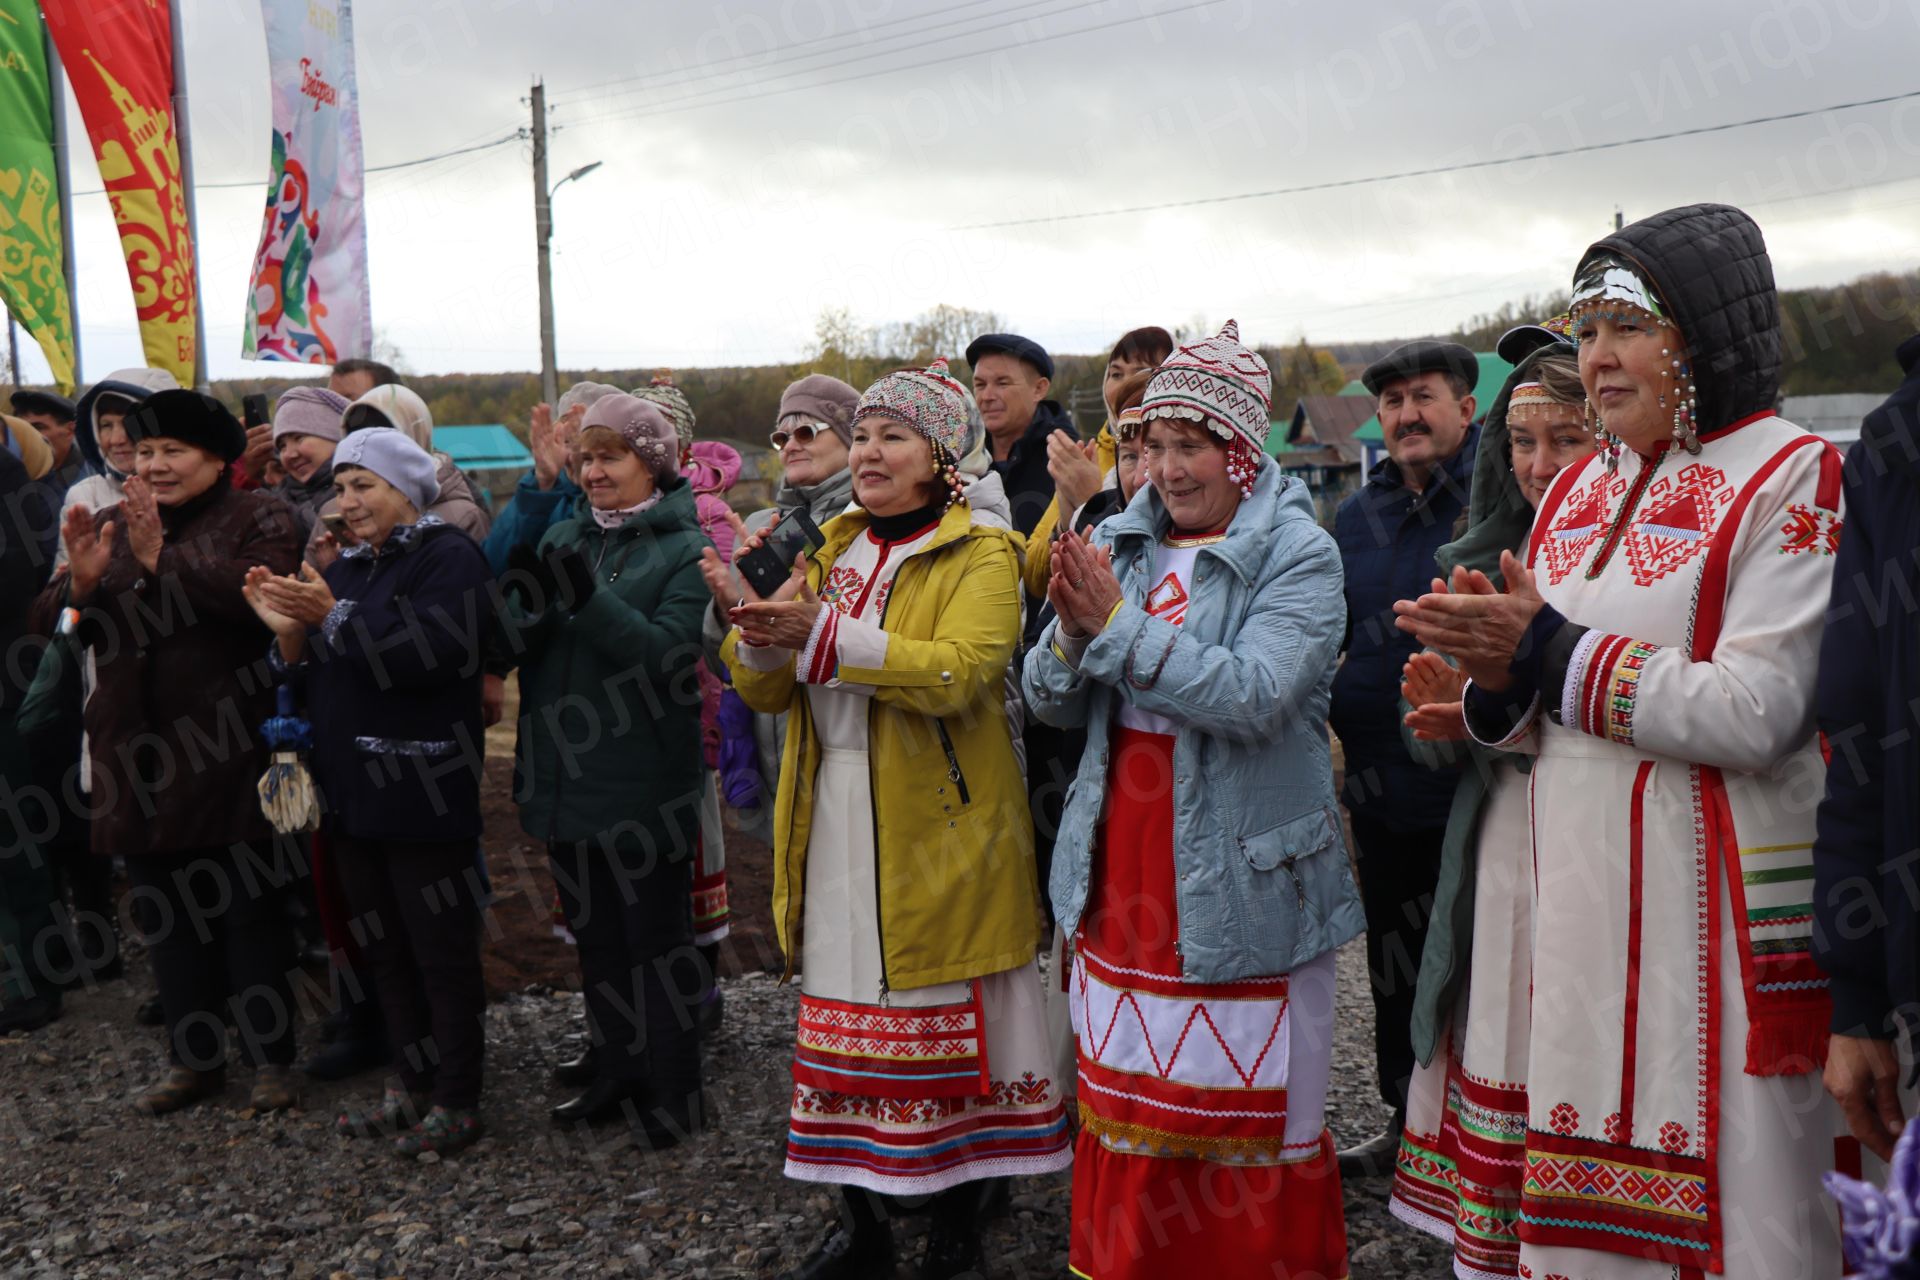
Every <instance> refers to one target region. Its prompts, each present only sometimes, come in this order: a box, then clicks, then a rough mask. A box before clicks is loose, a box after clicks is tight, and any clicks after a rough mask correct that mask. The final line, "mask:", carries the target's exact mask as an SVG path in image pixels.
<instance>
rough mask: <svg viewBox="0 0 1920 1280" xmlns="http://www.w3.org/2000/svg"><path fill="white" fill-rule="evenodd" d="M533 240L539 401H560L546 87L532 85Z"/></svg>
mask: <svg viewBox="0 0 1920 1280" xmlns="http://www.w3.org/2000/svg"><path fill="white" fill-rule="evenodd" d="M533 240H534V249H535V253H536V255H537V258H538V262H539V274H540V398H541V399H542V400H544V401H546V402H547V403H548V404H553V403H554V402H555V401H557V400H559V399H560V366H559V363H558V361H557V359H556V357H555V355H554V350H553V193H552V191H551V190H550V189H549V188H548V186H547V86H546V83H545V82H544V81H541V80H535V81H534V82H533Z"/></svg>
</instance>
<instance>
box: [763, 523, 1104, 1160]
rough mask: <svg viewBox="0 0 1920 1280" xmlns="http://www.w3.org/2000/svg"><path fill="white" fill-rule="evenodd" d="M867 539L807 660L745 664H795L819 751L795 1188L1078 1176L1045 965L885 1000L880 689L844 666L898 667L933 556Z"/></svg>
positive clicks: (828, 593) (838, 568)
mask: <svg viewBox="0 0 1920 1280" xmlns="http://www.w3.org/2000/svg"><path fill="white" fill-rule="evenodd" d="M937 528H938V526H937V525H935V526H929V527H928V528H926V529H923V530H920V531H919V532H917V533H914V534H911V535H909V536H907V537H906V538H903V539H901V540H899V541H891V542H890V541H883V540H881V539H879V538H876V537H875V536H874V534H873V533H872V531H871V530H869V531H868V532H865V533H862V534H861V535H860V536H859V537H857V538H855V539H854V540H853V542H852V543H851V544H850V545H849V546H848V547H847V549H846V551H844V552H843V553H841V555H840V558H839V559H838V560H837V561H836V562H835V563H834V565H833V567H832V568H831V569H830V570H829V571H828V574H827V578H826V581H825V582H824V583H823V584H822V586H821V591H820V598H821V600H822V602H823V603H825V604H826V605H827V606H828V607H827V608H825V609H823V610H821V613H820V619H819V622H818V623H817V624H816V625H815V627H814V630H813V634H812V636H811V637H810V638H809V640H808V642H807V645H806V647H805V649H804V650H802V651H801V652H800V653H799V654H798V656H797V657H796V656H795V655H794V654H792V653H791V652H789V651H787V650H780V649H754V648H751V647H749V646H745V645H743V646H740V648H739V653H740V655H741V661H743V662H746V663H749V664H754V665H779V664H782V663H784V662H786V661H788V660H792V661H793V662H794V663H795V674H796V677H797V678H798V679H799V680H801V681H802V682H803V683H804V685H805V690H806V697H807V703H808V709H809V711H810V712H811V714H812V717H813V723H814V728H815V730H816V731H817V732H818V733H819V735H820V744H821V753H820V767H819V771H818V773H817V774H816V775H815V778H814V782H813V787H814V800H813V810H812V812H813V825H812V829H811V831H810V832H809V834H808V841H807V870H806V877H807V882H806V893H805V897H804V906H803V913H804V914H803V920H802V927H801V934H800V939H801V941H800V985H801V997H800V1018H799V1029H798V1035H797V1041H796V1045H795V1050H794V1067H793V1073H794V1090H793V1103H792V1109H791V1111H790V1113H789V1118H788V1134H787V1164H786V1173H787V1176H788V1177H790V1178H796V1179H799V1180H801V1181H805V1182H826V1183H835V1184H839V1185H846V1186H858V1187H865V1188H868V1189H869V1190H873V1191H880V1192H891V1193H896V1194H903V1195H927V1194H931V1193H933V1192H937V1191H943V1190H945V1189H947V1188H948V1187H953V1186H958V1185H959V1184H961V1183H963V1182H970V1181H973V1180H976V1179H980V1178H992V1177H1003V1176H1008V1175H1016V1174H1040V1173H1052V1172H1055V1171H1057V1170H1060V1169H1064V1168H1066V1167H1067V1166H1068V1165H1069V1164H1070V1163H1072V1158H1073V1152H1072V1148H1071V1146H1070V1145H1069V1142H1068V1138H1067V1119H1066V1106H1065V1102H1064V1100H1063V1098H1062V1096H1061V1090H1060V1084H1059V1082H1058V1081H1057V1080H1055V1079H1054V1078H1053V1065H1052V1062H1053V1055H1052V1051H1051V1049H1050V1048H1049V1042H1048V1039H1047V1029H1046V1021H1045V1014H1044V992H1043V991H1042V989H1041V979H1040V974H1039V970H1038V967H1037V966H1036V965H1035V964H1034V963H1033V962H1032V961H1029V962H1028V963H1026V964H1024V965H1022V966H1020V967H1019V968H1017V969H1009V970H1006V971H1004V972H1001V973H991V974H982V975H980V976H978V977H976V978H973V979H970V980H966V981H958V982H943V983H939V984H937V985H935V986H931V987H916V988H912V989H910V990H886V989H885V987H884V984H883V982H882V977H883V972H884V970H883V967H882V964H881V952H880V923H879V921H880V916H879V897H878V895H879V892H880V889H879V884H878V881H877V877H876V875H875V848H874V831H873V778H872V770H873V768H874V767H875V766H876V763H877V762H875V761H873V760H872V758H871V757H870V755H869V754H868V738H867V711H868V707H869V705H870V703H871V699H872V696H873V689H872V687H870V686H864V685H855V684H850V683H847V682H845V681H842V680H840V679H839V678H838V675H837V671H838V669H839V668H840V667H841V666H842V665H845V666H849V667H859V668H867V669H879V668H881V667H883V666H885V665H886V648H887V633H886V631H885V630H884V623H885V613H886V602H887V596H888V595H889V593H890V592H891V591H892V589H893V581H894V576H895V574H897V573H898V572H899V570H900V566H901V565H902V564H904V563H905V562H906V561H907V560H908V559H909V558H910V557H912V556H913V555H914V553H915V552H917V551H920V550H922V549H923V548H924V547H925V546H926V545H927V543H928V542H930V541H932V539H933V535H934V533H935V532H936V531H937Z"/></svg>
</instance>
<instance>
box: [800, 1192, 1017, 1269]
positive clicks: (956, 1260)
mask: <svg viewBox="0 0 1920 1280" xmlns="http://www.w3.org/2000/svg"><path fill="white" fill-rule="evenodd" d="M840 1197H841V1202H842V1204H843V1206H844V1208H843V1211H842V1220H841V1221H839V1222H836V1223H834V1224H833V1226H832V1227H831V1228H830V1229H829V1230H828V1231H827V1234H826V1236H825V1237H824V1238H823V1239H822V1240H821V1241H820V1243H819V1245H817V1246H816V1247H815V1248H814V1251H813V1252H812V1253H810V1254H808V1255H807V1256H806V1259H805V1260H804V1261H802V1262H801V1263H800V1265H799V1266H797V1267H794V1268H793V1269H792V1270H790V1271H783V1272H781V1273H780V1277H779V1280H884V1278H885V1277H888V1276H891V1275H892V1274H893V1228H892V1225H891V1224H890V1223H889V1222H888V1220H887V1211H886V1208H885V1205H884V1202H883V1200H882V1198H881V1197H879V1196H877V1195H875V1194H874V1193H873V1192H871V1191H865V1190H862V1189H860V1188H858V1187H842V1188H841V1189H840ZM930 1208H931V1210H932V1215H931V1216H932V1221H931V1223H930V1224H929V1227H928V1230H927V1252H926V1256H925V1257H923V1258H922V1259H921V1262H920V1269H919V1271H918V1272H917V1273H916V1274H917V1275H918V1276H919V1278H920V1280H984V1277H985V1276H986V1256H985V1253H984V1251H983V1250H982V1248H981V1245H980V1188H979V1186H978V1185H977V1184H974V1183H970V1182H969V1183H962V1184H961V1185H960V1186H957V1187H954V1188H952V1189H951V1190H948V1191H943V1192H941V1193H940V1194H939V1195H936V1196H935V1197H934V1198H933V1203H932V1205H931V1206H930Z"/></svg>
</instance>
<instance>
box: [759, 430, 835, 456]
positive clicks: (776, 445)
mask: <svg viewBox="0 0 1920 1280" xmlns="http://www.w3.org/2000/svg"><path fill="white" fill-rule="evenodd" d="M828 430H831V428H829V427H827V426H824V425H823V424H821V423H818V422H801V423H796V424H795V425H794V426H792V427H791V428H789V427H775V428H774V429H773V434H772V435H770V436H768V437H767V439H768V440H770V441H772V442H773V451H774V452H775V453H778V452H780V451H781V450H782V449H784V448H786V447H787V441H789V440H797V441H799V442H800V444H801V445H802V446H803V447H804V446H806V445H810V444H812V443H813V438H814V437H815V436H817V435H819V434H820V433H821V432H822V431H828Z"/></svg>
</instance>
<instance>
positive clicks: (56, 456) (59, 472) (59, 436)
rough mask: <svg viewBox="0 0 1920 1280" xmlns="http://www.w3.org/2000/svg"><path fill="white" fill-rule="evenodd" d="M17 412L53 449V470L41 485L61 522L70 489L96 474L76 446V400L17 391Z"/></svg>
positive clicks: (41, 393) (46, 393)
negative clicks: (74, 444)
mask: <svg viewBox="0 0 1920 1280" xmlns="http://www.w3.org/2000/svg"><path fill="white" fill-rule="evenodd" d="M13 412H14V415H15V416H16V417H19V418H21V419H23V420H25V421H26V422H28V423H31V424H32V426H33V429H34V430H36V431H38V432H39V433H40V435H41V437H42V438H43V439H44V440H46V442H47V446H48V447H49V448H50V449H52V450H53V470H52V471H50V472H48V473H47V474H46V475H45V476H44V477H43V478H42V479H41V480H40V482H39V483H40V487H41V488H42V489H43V490H44V491H45V492H46V495H47V501H48V504H49V505H50V506H51V507H52V509H53V512H54V518H55V519H56V520H58V519H59V514H60V510H61V508H62V507H64V506H65V505H66V502H65V499H66V496H67V490H69V489H71V488H73V486H74V485H76V484H78V483H79V482H80V481H81V480H82V479H83V478H85V477H87V476H90V475H92V474H93V468H91V467H89V466H88V465H87V460H86V458H85V457H84V456H83V455H82V454H81V452H80V450H78V449H76V448H74V447H73V431H74V420H75V417H76V414H75V412H74V407H73V401H71V400H69V399H67V398H66V397H65V396H63V395H56V394H54V393H53V392H51V391H16V392H14V393H13Z"/></svg>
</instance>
